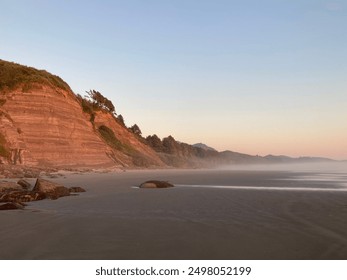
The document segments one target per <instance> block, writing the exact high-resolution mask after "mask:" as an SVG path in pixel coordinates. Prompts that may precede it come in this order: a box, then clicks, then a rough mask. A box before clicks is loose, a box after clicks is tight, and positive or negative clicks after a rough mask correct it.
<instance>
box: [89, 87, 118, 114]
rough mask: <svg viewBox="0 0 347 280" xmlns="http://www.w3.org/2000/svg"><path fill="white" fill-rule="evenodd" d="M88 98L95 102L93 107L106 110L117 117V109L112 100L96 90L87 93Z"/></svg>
mask: <svg viewBox="0 0 347 280" xmlns="http://www.w3.org/2000/svg"><path fill="white" fill-rule="evenodd" d="M86 93H87V97H88V98H89V99H90V100H91V101H92V102H93V105H95V106H97V107H99V108H102V109H105V110H107V111H109V112H110V113H112V114H115V115H116V109H115V107H114V105H113V103H112V101H111V100H109V99H108V98H106V97H105V96H103V95H102V94H101V93H100V92H98V91H96V90H94V89H93V90H90V91H86Z"/></svg>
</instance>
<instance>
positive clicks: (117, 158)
mask: <svg viewBox="0 0 347 280" xmlns="http://www.w3.org/2000/svg"><path fill="white" fill-rule="evenodd" d="M0 98H1V99H0V105H1V106H0V156H1V158H0V159H1V162H2V163H5V164H7V163H9V164H14V165H18V164H21V165H29V166H44V167H45V166H54V167H77V166H78V167H83V166H86V167H87V166H88V167H108V166H122V167H133V166H164V163H163V162H162V161H161V160H160V159H159V157H158V156H157V155H156V153H155V152H154V151H153V150H152V149H151V148H150V147H148V146H146V145H145V144H143V143H141V142H140V141H139V140H138V139H137V138H136V136H135V135H133V134H132V133H130V132H129V131H128V130H127V128H126V127H124V126H122V125H120V124H119V123H118V122H117V121H116V119H115V118H114V116H113V115H111V114H110V113H108V112H104V111H102V110H100V111H98V112H96V114H95V119H94V120H93V121H91V119H90V115H89V114H88V113H85V112H83V109H82V106H81V102H80V100H79V99H78V98H77V97H76V96H75V95H74V93H73V92H72V91H71V89H70V88H69V86H68V85H67V84H66V83H65V82H63V81H62V80H61V79H60V78H59V77H56V76H53V75H51V74H49V73H47V72H46V71H42V70H36V69H34V68H31V67H26V66H22V65H18V64H15V63H10V62H5V61H1V60H0ZM100 127H102V128H106V129H110V130H111V131H112V133H113V135H114V137H115V139H116V140H117V141H118V142H117V143H119V146H114V145H112V143H109V142H108V141H107V139H105V137H103V136H104V135H103V134H102V132H103V130H102V129H101V130H100Z"/></svg>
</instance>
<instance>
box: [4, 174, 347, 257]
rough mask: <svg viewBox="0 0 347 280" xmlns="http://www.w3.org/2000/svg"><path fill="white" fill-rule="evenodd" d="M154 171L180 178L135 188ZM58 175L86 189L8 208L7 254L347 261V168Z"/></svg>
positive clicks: (163, 177)
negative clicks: (162, 186) (166, 185)
mask: <svg viewBox="0 0 347 280" xmlns="http://www.w3.org/2000/svg"><path fill="white" fill-rule="evenodd" d="M152 179H154V180H168V181H170V182H171V183H173V184H175V185H177V186H176V187H174V188H169V189H139V188H136V187H135V186H138V185H139V184H140V183H142V182H144V181H146V180H152ZM51 180H53V181H56V182H59V183H62V184H64V185H65V186H68V187H69V186H82V187H84V188H85V189H86V190H87V192H86V193H83V194H80V195H78V196H71V197H65V198H61V199H58V200H55V201H50V200H43V201H37V202H32V203H29V205H28V207H26V209H25V210H14V211H2V212H1V213H0V222H1V228H0V236H1V239H0V248H1V250H0V258H1V259H347V185H346V182H347V175H346V174H345V173H338V174H336V173H329V174H321V173H319V174H318V173H314V172H286V171H266V170H258V171H254V170H253V171H251V170H249V171H238V170H180V171H177V170H160V171H156V170H151V171H127V172H118V173H103V174H97V173H87V174H66V175H65V176H64V177H59V178H56V179H51ZM192 185H194V186H192ZM200 186H203V187H200ZM210 186H220V187H219V188H213V187H210ZM223 186H224V187H226V186H238V187H240V188H231V189H229V188H222V187H223ZM242 186H244V187H245V186H247V187H251V188H245V189H243V188H241V187H242ZM254 187H263V188H260V189H255V188H254ZM269 187H274V188H276V189H269ZM281 188H286V189H284V190H281ZM295 188H299V189H295ZM311 188H314V189H322V191H320V190H310V189H311ZM323 189H325V190H323ZM326 189H328V190H326ZM345 189H346V191H345Z"/></svg>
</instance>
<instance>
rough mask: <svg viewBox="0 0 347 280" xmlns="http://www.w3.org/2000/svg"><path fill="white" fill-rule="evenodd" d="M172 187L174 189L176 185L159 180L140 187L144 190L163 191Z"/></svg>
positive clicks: (145, 183)
mask: <svg viewBox="0 0 347 280" xmlns="http://www.w3.org/2000/svg"><path fill="white" fill-rule="evenodd" d="M171 187H174V185H173V184H171V183H169V182H166V181H157V180H150V181H146V182H144V183H142V184H141V185H140V188H144V189H162V188H171Z"/></svg>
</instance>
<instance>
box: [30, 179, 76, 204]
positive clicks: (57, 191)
mask: <svg viewBox="0 0 347 280" xmlns="http://www.w3.org/2000/svg"><path fill="white" fill-rule="evenodd" d="M33 192H38V193H43V194H44V195H45V196H46V198H50V199H58V198H59V197H63V196H69V195H70V191H69V189H68V188H66V187H64V186H62V185H59V184H56V183H53V182H51V181H48V180H44V179H37V180H36V183H35V186H34V188H33Z"/></svg>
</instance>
